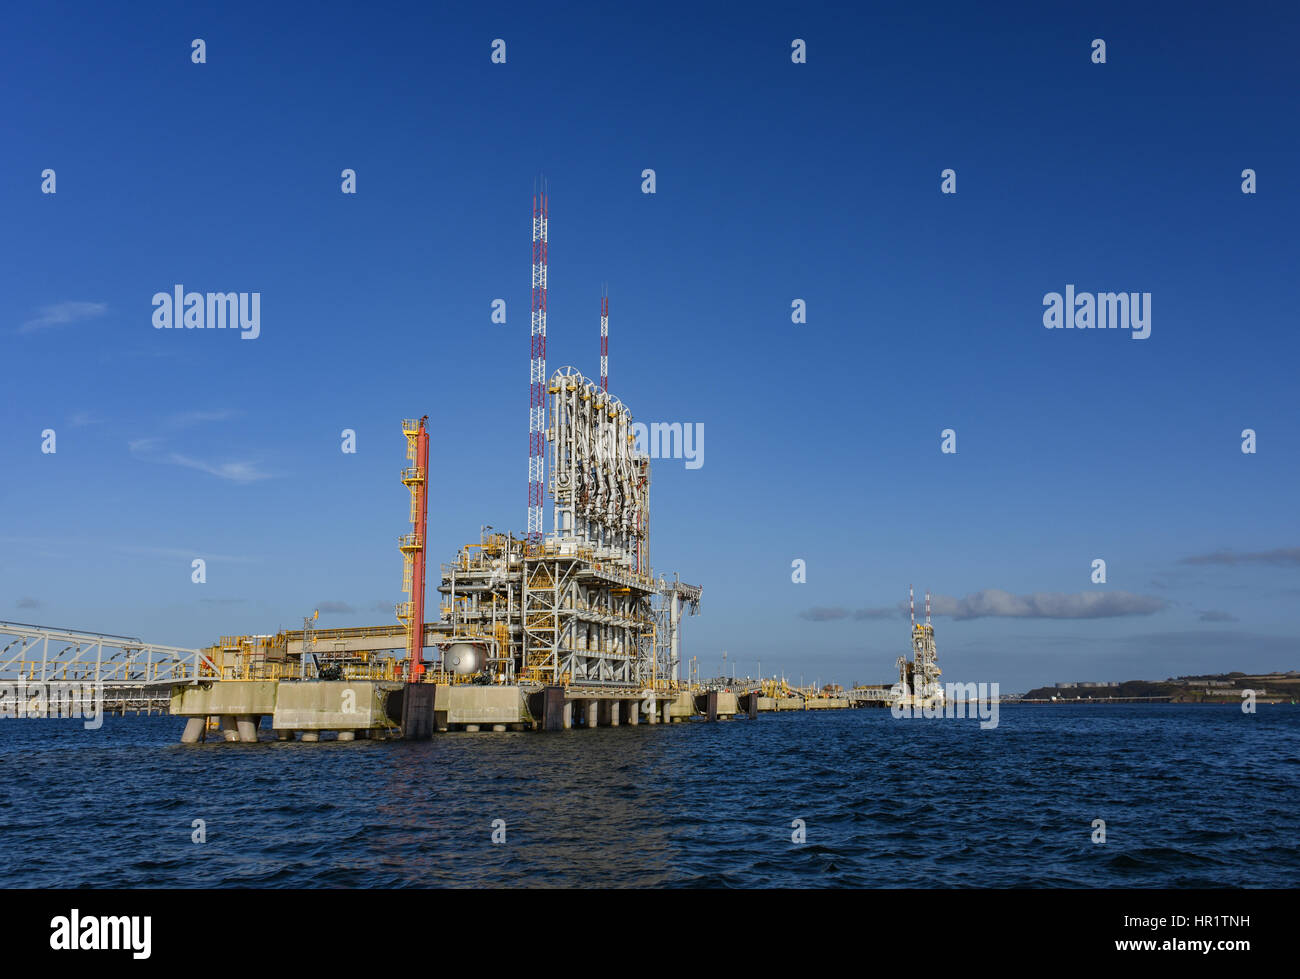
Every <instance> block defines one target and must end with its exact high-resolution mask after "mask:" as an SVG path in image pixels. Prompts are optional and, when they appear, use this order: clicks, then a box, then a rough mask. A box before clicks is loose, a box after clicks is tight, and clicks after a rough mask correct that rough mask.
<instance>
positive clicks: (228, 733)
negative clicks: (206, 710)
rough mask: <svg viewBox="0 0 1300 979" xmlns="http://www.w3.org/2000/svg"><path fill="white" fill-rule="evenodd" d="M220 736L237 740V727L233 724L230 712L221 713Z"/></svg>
mask: <svg viewBox="0 0 1300 979" xmlns="http://www.w3.org/2000/svg"><path fill="white" fill-rule="evenodd" d="M221 736H222V737H223V738H225V739H226V740H227V741H238V740H239V727H238V726H237V725H236V724H235V719H234V717H232V716H231V715H230V714H222V715H221Z"/></svg>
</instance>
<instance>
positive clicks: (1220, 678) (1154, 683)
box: [1025, 671, 1300, 703]
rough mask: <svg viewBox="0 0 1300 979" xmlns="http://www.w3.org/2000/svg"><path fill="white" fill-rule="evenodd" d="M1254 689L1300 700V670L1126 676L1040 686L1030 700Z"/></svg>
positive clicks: (1219, 698)
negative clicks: (1111, 683)
mask: <svg viewBox="0 0 1300 979" xmlns="http://www.w3.org/2000/svg"><path fill="white" fill-rule="evenodd" d="M1243 690H1254V691H1255V697H1256V699H1257V700H1261V701H1294V700H1300V673H1297V672H1295V671H1292V672H1290V673H1262V674H1261V673H1211V674H1205V675H1201V676H1180V677H1174V678H1172V679H1169V680H1126V681H1124V682H1123V683H1121V684H1120V685H1119V686H1117V687H1102V686H1088V685H1086V684H1081V685H1079V686H1073V687H1057V686H1051V687H1037V688H1035V689H1033V690H1030V691H1029V692H1028V693H1027V694H1025V699H1026V700H1051V699H1052V698H1053V697H1055V698H1056V699H1057V700H1076V699H1078V700H1113V699H1115V698H1117V697H1171V698H1173V700H1175V701H1176V702H1179V703H1199V702H1210V703H1213V702H1225V701H1232V702H1234V703H1236V702H1240V701H1241V691H1243Z"/></svg>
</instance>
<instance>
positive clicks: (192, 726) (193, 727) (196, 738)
mask: <svg viewBox="0 0 1300 979" xmlns="http://www.w3.org/2000/svg"><path fill="white" fill-rule="evenodd" d="M207 726H208V719H207V718H206V717H191V718H190V719H189V720H188V721H186V722H185V733H184V734H182V735H181V744H198V743H199V742H200V741H202V740H203V731H204V729H205V728H206V727H207Z"/></svg>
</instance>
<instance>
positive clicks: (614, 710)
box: [609, 700, 623, 727]
mask: <svg viewBox="0 0 1300 979" xmlns="http://www.w3.org/2000/svg"><path fill="white" fill-rule="evenodd" d="M622 706H623V705H622V704H621V703H619V702H618V701H617V700H611V701H610V702H609V726H610V727H618V711H619V708H620V707H622Z"/></svg>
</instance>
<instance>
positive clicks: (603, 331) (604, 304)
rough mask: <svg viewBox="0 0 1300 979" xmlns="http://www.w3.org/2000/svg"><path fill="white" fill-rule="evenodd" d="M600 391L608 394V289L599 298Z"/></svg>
mask: <svg viewBox="0 0 1300 979" xmlns="http://www.w3.org/2000/svg"><path fill="white" fill-rule="evenodd" d="M600 389H601V390H602V391H604V392H605V393H606V394H609V287H608V286H606V287H605V294H604V295H603V296H601V297H600Z"/></svg>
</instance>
